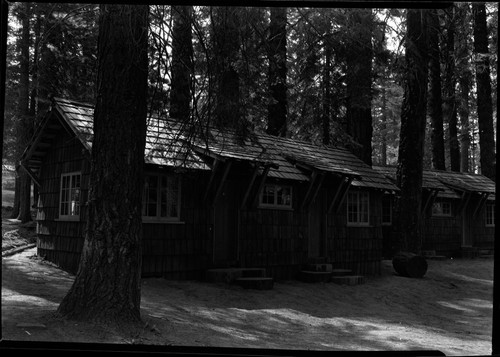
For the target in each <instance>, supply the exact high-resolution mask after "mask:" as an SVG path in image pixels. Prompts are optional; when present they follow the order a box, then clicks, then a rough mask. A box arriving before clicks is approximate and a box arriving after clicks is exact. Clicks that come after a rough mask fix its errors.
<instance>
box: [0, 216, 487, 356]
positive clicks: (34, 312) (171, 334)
mask: <svg viewBox="0 0 500 357" xmlns="http://www.w3.org/2000/svg"><path fill="white" fill-rule="evenodd" d="M10 228H12V226H11V227H10ZM28 230H29V229H28ZM4 236H5V234H4ZM11 236H12V234H11ZM28 241H29V239H28ZM35 254H36V248H30V249H27V250H25V251H22V252H18V253H16V254H11V255H5V256H3V257H2V338H3V339H4V340H14V341H55V342H80V343H87V342H88V343H118V344H139V345H162V346H166V345H170V346H223V347H233V348H234V347H238V348H239V347H247V348H272V349H274V348H278V349H300V350H308V349H311V350H357V351H359V350H440V351H442V352H443V353H445V354H446V355H487V354H490V353H491V328H492V320H491V316H492V301H493V300H492V288H493V260H492V259H491V258H490V259H480V258H478V259H460V260H443V261H437V260H429V261H428V263H429V270H428V272H427V274H426V276H425V277H424V278H423V279H409V278H404V277H400V276H398V275H396V274H395V273H394V272H393V269H392V265H391V262H390V261H383V263H382V264H383V269H382V270H383V273H382V275H381V276H379V277H368V278H367V281H366V283H365V284H363V285H358V286H341V285H336V284H333V283H329V284H325V283H321V284H307V283H301V282H297V281H278V282H276V283H275V286H274V289H273V290H268V291H258V290H245V289H243V288H240V287H236V286H229V285H217V284H210V283H205V282H197V281H182V282H178V281H167V280H164V279H144V281H143V286H142V305H141V314H142V319H143V321H144V326H143V327H142V328H138V329H137V330H135V331H129V332H127V333H123V332H118V331H117V330H115V329H114V328H112V327H109V326H107V327H106V326H95V325H90V324H83V323H76V322H74V321H69V320H65V319H61V318H59V317H58V316H57V315H56V314H55V311H56V309H57V306H58V304H59V302H60V301H61V300H62V298H63V296H64V295H65V293H66V292H67V290H68V289H69V287H70V285H71V283H72V280H73V276H72V275H70V274H68V273H66V272H64V271H62V270H60V269H58V268H57V267H54V266H53V265H51V264H49V263H47V262H44V261H42V260H40V259H39V258H37V257H36V255H35ZM2 255H4V254H2Z"/></svg>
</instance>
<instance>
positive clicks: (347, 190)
mask: <svg viewBox="0 0 500 357" xmlns="http://www.w3.org/2000/svg"><path fill="white" fill-rule="evenodd" d="M352 180H353V178H352V177H349V178H348V179H347V183H346V185H345V189H344V192H343V193H342V196H340V200H339V201H338V203H337V207H336V208H335V213H338V212H339V211H340V206H342V202H344V200H345V197H346V196H347V192H349V187H351V182H352Z"/></svg>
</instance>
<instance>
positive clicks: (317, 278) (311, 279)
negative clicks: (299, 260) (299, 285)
mask: <svg viewBox="0 0 500 357" xmlns="http://www.w3.org/2000/svg"><path fill="white" fill-rule="evenodd" d="M331 276H332V273H331V272H328V271H308V270H302V271H301V272H300V273H299V280H300V281H303V282H304V283H328V282H330V279H331Z"/></svg>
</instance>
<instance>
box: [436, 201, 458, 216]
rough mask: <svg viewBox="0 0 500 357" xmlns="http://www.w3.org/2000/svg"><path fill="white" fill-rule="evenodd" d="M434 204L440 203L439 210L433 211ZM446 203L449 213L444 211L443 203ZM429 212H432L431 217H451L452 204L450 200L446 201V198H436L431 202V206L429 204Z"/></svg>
mask: <svg viewBox="0 0 500 357" xmlns="http://www.w3.org/2000/svg"><path fill="white" fill-rule="evenodd" d="M436 204H440V205H441V212H434V207H435V205H436ZM445 204H446V205H447V206H449V213H445V212H444V205H445ZM431 214H432V217H444V218H446V217H453V207H452V204H451V202H450V201H446V200H436V201H434V202H433V203H432V206H431Z"/></svg>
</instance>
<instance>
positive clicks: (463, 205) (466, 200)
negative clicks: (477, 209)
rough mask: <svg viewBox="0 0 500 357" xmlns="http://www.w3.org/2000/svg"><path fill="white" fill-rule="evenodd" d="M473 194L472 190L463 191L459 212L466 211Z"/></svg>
mask: <svg viewBox="0 0 500 357" xmlns="http://www.w3.org/2000/svg"><path fill="white" fill-rule="evenodd" d="M471 196H472V193H471V192H465V191H464V192H463V193H462V199H461V200H460V205H459V206H458V208H457V212H458V213H459V214H463V213H464V211H465V208H466V207H467V205H468V204H469V201H470V198H471Z"/></svg>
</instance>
